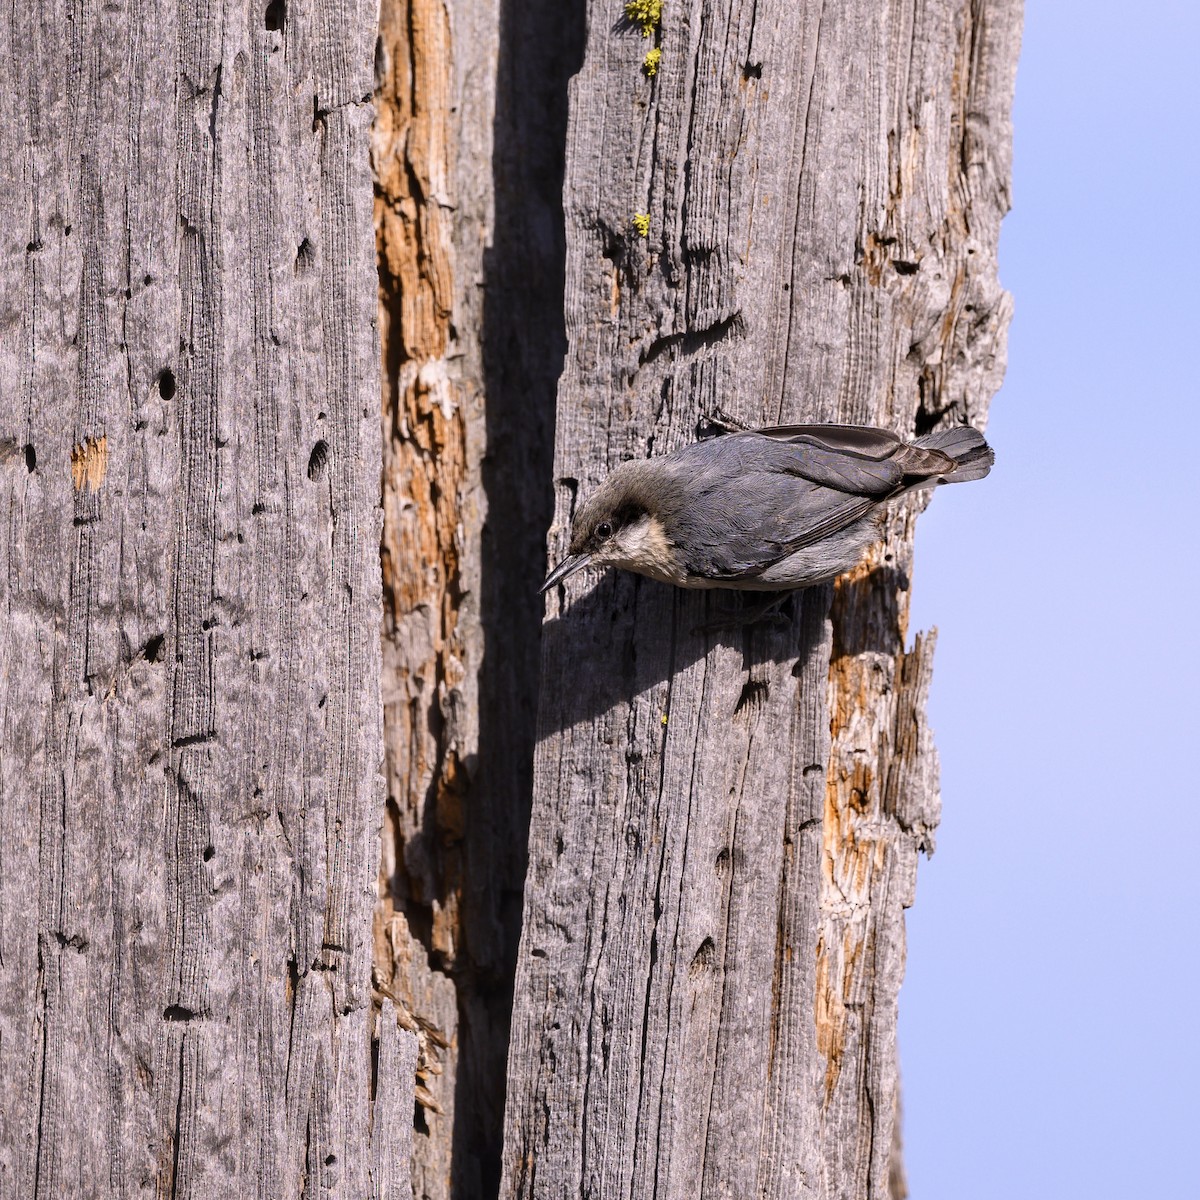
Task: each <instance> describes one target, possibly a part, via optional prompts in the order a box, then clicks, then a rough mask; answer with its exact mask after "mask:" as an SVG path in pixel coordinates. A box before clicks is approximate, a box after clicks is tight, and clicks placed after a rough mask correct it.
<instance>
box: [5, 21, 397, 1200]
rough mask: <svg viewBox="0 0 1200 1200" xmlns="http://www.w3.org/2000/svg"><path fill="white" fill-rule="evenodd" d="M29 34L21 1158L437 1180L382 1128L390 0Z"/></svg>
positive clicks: (247, 1186) (12, 596)
mask: <svg viewBox="0 0 1200 1200" xmlns="http://www.w3.org/2000/svg"><path fill="white" fill-rule="evenodd" d="M0 39H2V41H3V45H2V47H0V76H2V77H3V84H4V89H5V93H6V94H7V95H8V96H9V98H10V118H9V119H8V120H6V121H5V122H3V125H2V127H0V147H2V151H3V162H4V164H5V167H4V169H3V171H0V180H2V182H0V188H2V192H0V201H2V203H0V227H2V228H3V233H4V237H3V244H2V247H0V255H2V264H3V266H2V270H3V282H4V286H3V287H2V288H0V296H2V297H3V299H2V300H0V306H2V316H0V328H2V329H3V339H2V349H0V355H2V358H0V379H2V380H3V382H4V386H5V403H4V404H3V406H2V408H0V445H2V446H3V447H4V448H5V450H4V453H3V456H2V457H3V460H4V461H3V465H2V466H0V496H2V499H0V505H2V512H3V522H4V532H3V536H2V537H0V556H2V562H0V613H2V620H0V659H2V662H3V670H2V672H0V738H2V741H0V745H2V747H3V748H2V750H0V787H2V793H0V1094H2V1095H3V1096H4V1098H5V1099H4V1121H3V1123H2V1126H0V1194H3V1195H5V1196H14V1197H24V1196H30V1197H34V1196H39V1197H59V1196H64V1195H69V1194H79V1195H86V1196H97V1197H98V1196H117V1195H120V1196H126V1195H135V1194H137V1195H155V1196H161V1197H187V1196H195V1197H202V1196H233V1195H236V1196H261V1197H272V1198H274V1197H292V1196H299V1195H301V1194H305V1195H318V1194H319V1195H323V1196H346V1197H349V1196H356V1197H358V1196H363V1195H365V1194H368V1192H371V1194H374V1195H378V1196H383V1195H387V1196H401V1195H405V1194H408V1184H407V1174H408V1165H407V1159H406V1157H405V1156H406V1140H405V1138H404V1137H403V1136H398V1137H396V1138H395V1139H391V1138H387V1137H384V1136H381V1133H382V1131H381V1130H380V1129H379V1128H378V1127H376V1128H375V1129H373V1128H372V1106H373V1100H372V1098H373V1093H374V1086H375V1077H374V1076H375V1069H374V1066H373V1061H374V1060H375V1059H376V1058H377V1059H378V1061H379V1062H380V1063H382V1064H383V1065H384V1067H385V1068H386V1069H390V1067H391V1066H393V1065H395V1064H396V1063H402V1061H403V1059H404V1054H405V1053H407V1051H406V1050H405V1048H404V1047H405V1045H406V1044H407V1043H406V1041H405V1040H406V1039H408V1038H409V1035H408V1034H406V1033H403V1032H402V1031H400V1030H398V1029H396V1028H394V1027H393V1028H387V1027H386V1023H385V1027H384V1028H383V1030H382V1032H380V1031H379V1030H378V1029H377V1027H376V1019H377V1014H376V1013H375V1011H374V1010H373V1009H372V1003H371V992H370V955H371V916H372V908H373V903H374V882H375V876H376V868H377V863H378V824H379V813H380V810H381V806H382V793H383V789H382V778H381V775H380V769H379V768H380V762H381V758H382V740H381V721H380V697H379V679H380V652H379V640H378V636H377V630H378V627H379V620H380V584H379V570H378V558H377V547H378V543H379V528H380V519H379V507H378V481H379V471H380V447H379V423H378V351H377V338H376V305H375V292H376V275H375V268H374V260H373V253H372V250H373V246H372V220H371V180H370V174H369V166H368V127H369V124H370V121H371V115H372V110H371V105H370V103H369V101H370V94H371V86H372V79H371V66H372V51H373V46H374V41H375V10H374V7H373V6H372V5H371V4H369V3H360V2H358V0H344V2H343V3H341V4H339V5H336V6H330V5H321V4H315V3H311V2H309V0H272V2H271V3H269V4H267V3H255V4H245V3H234V4H231V5H225V6H224V7H223V8H220V9H217V8H213V7H212V6H211V5H204V4H202V5H200V6H199V7H197V6H194V5H193V6H189V5H174V4H168V3H164V2H163V0H136V2H134V3H130V4H128V5H122V4H99V3H96V2H94V0H83V2H81V3H76V4H71V5H69V6H45V5H32V4H18V5H16V6H14V7H13V8H12V9H11V11H10V13H9V15H8V17H7V18H6V20H5V21H4V22H3V23H2V24H0ZM396 1069H397V1071H399V1074H398V1075H397V1077H396V1078H395V1079H389V1080H388V1081H387V1082H386V1088H385V1090H384V1092H383V1097H384V1101H385V1102H384V1103H383V1104H382V1105H381V1107H380V1114H381V1115H382V1116H384V1117H385V1119H386V1120H388V1121H395V1120H396V1119H398V1115H399V1116H401V1117H403V1119H404V1120H405V1121H407V1120H408V1117H409V1115H410V1114H411V1081H409V1082H406V1080H405V1078H404V1074H403V1071H402V1070H400V1068H399V1067H397V1068H396Z"/></svg>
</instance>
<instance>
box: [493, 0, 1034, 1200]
mask: <svg viewBox="0 0 1200 1200" xmlns="http://www.w3.org/2000/svg"><path fill="white" fill-rule="evenodd" d="M622 17H623V6H622V4H620V3H619V2H618V0H592V3H590V4H589V9H588V40H587V47H586V52H585V57H584V63H583V67H582V70H581V71H580V72H579V74H578V75H577V76H575V78H574V79H573V81H572V85H571V110H570V124H569V129H568V143H567V173H566V182H565V187H564V207H565V214H566V226H567V265H566V279H567V287H566V328H567V333H568V339H569V345H568V353H567V357H566V362H565V366H564V372H563V377H562V380H561V382H560V387H559V394H558V409H557V414H558V420H557V426H556V443H555V462H554V481H555V486H556V511H555V519H554V524H553V526H552V529H551V537H550V543H551V548H552V551H553V552H554V553H555V554H559V553H561V552H562V550H563V547H564V543H565V539H566V532H567V529H568V526H569V522H570V518H571V513H572V511H573V507H574V505H575V503H576V502H577V499H578V498H579V497H580V496H582V495H584V494H586V492H587V491H588V490H590V489H591V488H593V487H594V486H595V485H596V484H597V483H598V481H599V480H600V479H602V478H603V476H604V475H605V474H606V473H607V471H608V470H609V469H611V467H612V466H613V465H614V464H616V463H617V462H620V461H621V460H623V459H626V458H630V457H640V456H642V455H646V454H650V453H661V452H663V451H667V450H670V449H673V448H674V447H676V446H678V445H681V444H683V443H685V442H687V441H690V440H692V438H693V437H694V435H695V430H696V427H697V423H698V421H699V420H701V419H702V418H704V417H707V416H712V415H722V414H723V415H726V416H729V417H732V418H735V419H738V420H741V421H742V422H744V423H745V424H747V425H754V424H762V423H776V422H794V421H802V420H842V421H853V422H862V423H871V424H881V425H885V426H888V427H891V428H893V429H896V430H899V431H902V432H905V433H910V434H911V433H913V432H918V433H919V432H925V431H927V430H929V429H931V428H933V427H934V426H937V425H942V424H947V425H953V424H960V423H963V422H970V423H973V424H976V425H981V424H982V423H983V421H984V419H985V417H986V411H987V404H988V401H989V400H990V397H991V395H992V393H993V392H994V391H995V389H996V387H997V386H998V383H999V380H1000V377H1001V374H1002V372H1003V365H1004V336H1005V330H1006V328H1007V322H1008V315H1009V308H1010V305H1009V299H1008V297H1007V296H1006V294H1005V293H1004V292H1003V291H1002V290H1001V288H1000V286H999V284H998V281H997V276H996V245H997V240H998V234H999V223H1000V219H1001V217H1002V216H1003V214H1004V212H1005V211H1006V209H1007V205H1008V163H1009V139H1010V131H1009V108H1010V103H1011V91H1012V82H1013V74H1014V69H1015V61H1016V52H1017V44H1018V39H1019V28H1020V5H1019V3H1016V2H1011V0H991V2H988V0H937V2H936V3H932V4H930V3H924V4H920V5H916V4H899V5H897V4H890V5H889V4H884V3H881V2H880V0H854V2H853V3H850V4H841V5H828V4H824V3H822V2H821V0H811V2H807V0H806V2H804V3H783V2H782V0H781V2H779V3H773V2H768V3H764V2H763V0H757V2H751V0H746V2H745V3H742V2H741V0H732V2H731V0H721V2H720V3H718V2H717V0H689V2H685V3H682V4H668V5H666V6H665V7H664V10H663V21H662V26H661V29H659V30H658V31H657V32H656V34H655V39H654V40H655V43H656V44H657V45H658V47H659V48H660V49H661V51H662V56H661V59H660V61H659V63H658V69H657V72H656V73H655V74H653V75H652V76H651V75H650V74H648V73H647V72H646V71H645V70H644V69H642V62H643V59H644V56H645V53H646V48H647V45H648V44H649V43H648V42H647V41H646V40H644V39H643V38H641V37H640V36H639V35H638V31H637V30H636V29H635V28H631V27H630V24H629V23H628V22H626V21H624V20H623V19H622ZM635 216H639V219H640V218H642V217H644V218H648V226H647V227H646V230H645V234H644V236H643V234H642V231H641V230H640V229H639V228H638V224H637V223H635V221H634V217H635ZM937 502H938V503H953V502H954V496H953V494H952V493H951V494H950V495H947V496H945V497H939V499H938V501H937ZM915 515H916V511H915V508H914V507H913V506H912V505H911V502H909V503H906V504H902V505H900V506H898V507H897V511H896V512H895V513H894V514H893V515H892V517H891V519H890V521H889V524H888V529H887V535H886V537H885V539H884V541H883V542H882V543H881V544H880V545H879V546H878V547H876V548H875V550H874V551H873V552H872V555H871V556H870V557H869V558H868V560H867V561H866V562H865V563H864V564H863V565H862V567H861V568H860V569H858V570H857V571H855V572H853V573H852V574H851V575H850V576H848V577H846V578H844V579H843V580H841V581H840V582H839V583H838V584H837V586H836V588H822V589H813V590H810V591H809V592H806V593H804V594H803V595H802V596H799V597H797V598H796V599H795V600H794V601H792V608H791V613H792V619H791V620H790V622H787V623H785V624H784V625H783V627H775V628H771V627H753V628H751V629H748V630H742V631H738V632H733V633H716V634H714V633H705V632H703V630H702V628H698V627H702V626H703V625H704V623H705V622H706V621H711V620H712V618H713V615H714V614H715V613H717V612H718V611H719V608H720V605H721V603H722V601H721V599H720V598H719V597H714V596H712V595H702V594H700V595H698V594H694V593H681V592H673V591H671V590H669V589H667V588H664V587H662V586H660V585H657V584H654V583H651V582H649V581H646V580H642V579H638V578H635V577H631V576H628V575H621V574H620V573H616V572H614V573H610V574H607V575H604V576H601V577H596V576H594V575H588V574H584V575H581V576H579V577H577V578H576V579H573V580H572V581H571V582H570V583H569V584H568V585H567V587H566V599H565V603H563V602H560V599H559V596H558V595H555V596H551V598H550V601H549V609H548V619H547V621H546V622H545V624H544V626H543V638H542V678H541V691H540V703H541V708H540V715H539V742H538V747H537V751H536V755H535V760H534V809H533V817H532V827H531V836H530V864H529V872H528V876H527V883H526V894H525V915H524V926H523V933H522V942H521V950H520V954H519V957H518V963H517V983H516V993H515V1001H514V1012H513V1026H512V1040H511V1048H510V1057H509V1076H510V1085H509V1095H508V1104H507V1109H506V1123H505V1154H504V1182H503V1186H502V1189H501V1195H502V1196H504V1197H518V1196H520V1197H541V1196H546V1197H550V1196H553V1197H560V1196H563V1195H569V1196H575V1195H591V1194H596V1193H598V1192H600V1191H601V1190H602V1191H603V1192H604V1194H605V1195H608V1196H629V1197H631V1198H632V1197H641V1196H645V1195H649V1194H651V1193H653V1194H654V1195H656V1196H658V1197H660V1198H664V1197H681V1198H682V1197H687V1198H688V1200H693V1198H694V1197H696V1196H704V1197H708V1196H722V1195H738V1196H750V1195H759V1196H764V1197H774V1196H778V1197H789V1198H792V1197H804V1196H812V1197H847V1198H849V1197H854V1198H855V1200H861V1198H863V1197H870V1198H872V1200H882V1198H883V1197H886V1196H887V1195H888V1188H889V1169H890V1165H891V1161H890V1160H891V1146H892V1144H893V1112H894V1104H895V1096H896V1078H895V1076H896V1068H895V1012H896V993H897V989H898V987H899V982H900V978H901V975H902V971H903V962H904V944H903V909H904V907H905V906H907V905H908V904H910V903H911V902H912V896H913V888H914V884H915V870H916V861H917V856H918V853H919V852H920V850H921V849H923V848H924V849H928V848H929V847H930V846H931V845H932V830H933V827H934V826H935V825H936V822H937V815H938V799H937V781H936V757H935V755H934V753H933V749H932V743H931V739H930V737H929V734H928V730H927V729H926V727H925V723H924V716H923V713H924V699H925V694H926V691H927V688H928V680H929V672H930V669H931V656H932V639H929V638H920V637H919V638H918V639H917V640H916V641H915V643H914V644H913V646H912V648H911V649H909V648H907V647H906V637H907V629H906V622H907V592H908V586H909V576H910V574H911V533H912V522H913V519H914V518H915Z"/></svg>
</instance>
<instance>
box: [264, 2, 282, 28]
mask: <svg viewBox="0 0 1200 1200" xmlns="http://www.w3.org/2000/svg"><path fill="white" fill-rule="evenodd" d="M286 22H287V0H271V3H270V4H268V5H267V11H266V14H265V15H264V17H263V23H264V24H265V25H266V27H267V28H268V29H269V30H270V31H271V32H272V33H280V32H282V30H283V27H284V25H285V24H286Z"/></svg>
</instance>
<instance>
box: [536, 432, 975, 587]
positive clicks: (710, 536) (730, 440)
mask: <svg viewBox="0 0 1200 1200" xmlns="http://www.w3.org/2000/svg"><path fill="white" fill-rule="evenodd" d="M992 461H993V454H992V451H991V449H990V448H989V446H988V444H987V442H985V441H984V440H983V435H982V434H980V433H978V432H977V431H976V430H974V429H970V428H965V427H964V428H960V429H943V430H939V431H938V432H936V433H930V434H926V435H925V436H924V437H919V438H917V439H916V440H915V441H912V442H906V441H904V440H903V439H902V438H899V437H897V436H896V435H895V434H894V433H889V432H888V431H887V430H885V429H871V428H868V427H866V426H861V425H782V426H777V427H774V428H770V429H759V430H755V431H754V432H750V433H731V434H727V435H725V436H722V437H716V438H712V439H710V440H708V441H702V442H696V443H695V444H694V445H691V446H685V447H684V448H683V449H682V450H677V451H675V453H673V454H666V455H663V456H662V457H661V458H649V459H644V460H642V461H637V462H627V463H622V464H621V465H620V466H619V467H617V468H616V469H615V470H614V471H613V472H612V474H610V475H609V477H608V478H607V479H606V480H605V481H604V483H603V484H602V485H601V486H600V488H599V489H598V490H597V492H596V493H595V495H593V496H591V497H590V498H589V499H588V500H587V501H586V502H585V503H584V504H583V505H582V506H581V507H580V509H579V511H578V512H577V513H576V514H575V519H574V521H573V523H572V525H571V545H570V551H569V553H568V555H567V557H566V558H564V559H563V561H562V562H560V563H559V564H558V566H557V567H555V568H554V570H553V571H551V572H550V575H549V577H548V578H547V579H546V582H545V583H544V584H543V585H542V591H545V590H546V589H547V588H551V587H553V586H554V585H555V584H556V583H561V582H562V581H563V580H564V579H566V578H567V576H568V575H573V574H574V573H575V572H576V571H578V570H580V569H581V568H582V567H587V566H612V567H623V568H624V569H625V570H627V571H636V572H637V573H638V574H640V575H648V576H650V578H651V579H659V580H662V581H663V582H664V583H673V584H676V585H677V586H679V587H688V588H711V587H720V588H754V589H758V590H761V591H769V590H776V589H780V590H781V589H786V588H802V587H808V586H809V585H810V584H814V583H823V582H825V581H826V580H829V579H833V578H834V577H835V576H837V575H840V574H841V573H842V572H843V571H848V570H849V569H850V568H851V567H853V566H854V565H855V564H856V563H857V562H858V561H859V559H860V558H861V557H862V554H863V551H864V550H866V548H867V547H868V546H869V545H870V544H871V543H872V542H874V541H877V540H878V538H879V536H880V534H881V530H882V523H883V516H884V509H883V506H884V504H885V503H886V502H887V501H888V500H891V499H893V498H894V497H896V496H899V495H902V494H903V493H904V492H908V491H911V490H913V489H914V488H922V487H935V486H936V485H938V484H940V483H961V482H964V481H966V480H969V479H982V478H983V477H984V476H985V475H986V474H987V473H988V471H990V470H991V467H992Z"/></svg>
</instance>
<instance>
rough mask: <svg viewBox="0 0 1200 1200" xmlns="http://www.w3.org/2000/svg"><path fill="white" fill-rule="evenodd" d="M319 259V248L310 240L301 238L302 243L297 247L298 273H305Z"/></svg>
mask: <svg viewBox="0 0 1200 1200" xmlns="http://www.w3.org/2000/svg"><path fill="white" fill-rule="evenodd" d="M316 261H317V248H316V246H314V245H313V244H312V242H310V241H309V240H308V238H301V239H300V245H298V246H297V247H296V274H297V275H303V274H305V273H306V272H307V271H309V270H311V269H312V266H313V264H314V263H315V262H316Z"/></svg>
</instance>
